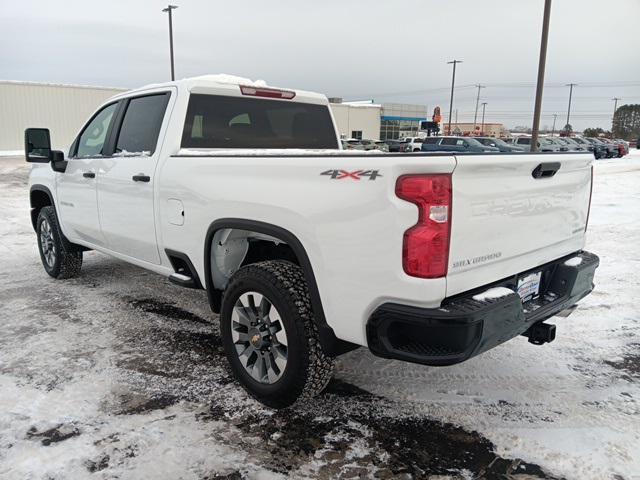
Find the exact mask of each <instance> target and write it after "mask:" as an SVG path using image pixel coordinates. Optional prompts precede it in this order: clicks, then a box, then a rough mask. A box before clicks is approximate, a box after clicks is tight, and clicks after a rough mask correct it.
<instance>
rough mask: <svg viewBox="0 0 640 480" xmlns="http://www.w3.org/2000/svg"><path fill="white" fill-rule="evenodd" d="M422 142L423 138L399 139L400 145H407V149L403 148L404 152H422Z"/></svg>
mask: <svg viewBox="0 0 640 480" xmlns="http://www.w3.org/2000/svg"><path fill="white" fill-rule="evenodd" d="M423 140H424V138H422V137H404V138H401V139H400V141H401V142H402V143H406V144H407V147H405V152H419V151H420V150H422V142H423Z"/></svg>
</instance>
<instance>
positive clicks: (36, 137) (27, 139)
mask: <svg viewBox="0 0 640 480" xmlns="http://www.w3.org/2000/svg"><path fill="white" fill-rule="evenodd" d="M24 156H25V159H26V160H27V162H32V163H49V162H50V161H51V138H50V136H49V129H48V128H27V129H26V130H25V131H24Z"/></svg>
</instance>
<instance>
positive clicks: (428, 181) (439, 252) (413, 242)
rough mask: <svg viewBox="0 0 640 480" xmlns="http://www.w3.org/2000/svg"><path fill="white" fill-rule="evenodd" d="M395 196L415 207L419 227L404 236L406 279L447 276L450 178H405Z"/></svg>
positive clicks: (402, 179)
mask: <svg viewBox="0 0 640 480" xmlns="http://www.w3.org/2000/svg"><path fill="white" fill-rule="evenodd" d="M396 195H397V196H398V198H401V199H402V200H406V201H407V202H411V203H413V204H415V205H417V207H418V223H416V224H415V225H414V226H413V227H411V228H410V229H409V230H407V231H406V232H405V233H404V241H403V245H402V267H403V268H404V271H405V273H406V274H407V275H411V276H412V277H420V278H438V277H444V276H446V275H447V267H448V263H449V239H450V236H451V175H444V174H438V175H404V176H402V177H400V178H398V181H397V183H396Z"/></svg>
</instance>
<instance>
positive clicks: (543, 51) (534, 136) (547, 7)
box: [531, 0, 551, 152]
mask: <svg viewBox="0 0 640 480" xmlns="http://www.w3.org/2000/svg"><path fill="white" fill-rule="evenodd" d="M550 18H551V0H544V16H543V20H542V39H541V40H540V58H539V60H538V83H537V85H536V101H535V107H534V110H533V128H532V129H531V151H532V152H535V151H536V150H538V131H539V129H540V113H541V111H542V90H543V88H544V69H545V66H546V63H547V41H548V39H549V20H550Z"/></svg>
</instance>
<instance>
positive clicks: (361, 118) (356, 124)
mask: <svg viewBox="0 0 640 480" xmlns="http://www.w3.org/2000/svg"><path fill="white" fill-rule="evenodd" d="M329 106H330V107H331V112H332V113H333V118H334V119H335V121H336V126H337V127H338V132H340V136H341V137H342V138H358V139H363V138H366V139H370V140H377V139H378V138H380V116H381V111H382V106H381V105H376V104H374V103H370V102H369V103H364V102H363V103H360V102H344V103H343V102H342V101H341V100H340V99H337V98H331V99H330V103H329Z"/></svg>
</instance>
